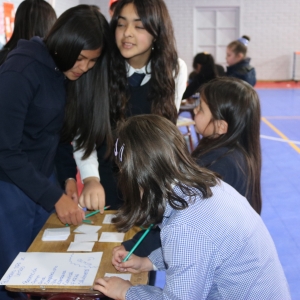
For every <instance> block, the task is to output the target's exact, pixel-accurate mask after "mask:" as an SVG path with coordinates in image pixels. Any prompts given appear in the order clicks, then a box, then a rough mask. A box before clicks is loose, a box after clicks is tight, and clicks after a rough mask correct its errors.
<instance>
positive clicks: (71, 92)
mask: <svg viewBox="0 0 300 300" xmlns="http://www.w3.org/2000/svg"><path fill="white" fill-rule="evenodd" d="M45 43H46V46H47V47H48V49H49V51H50V54H51V56H52V57H53V59H54V61H55V63H56V65H57V67H58V68H59V69H60V70H61V71H63V72H64V71H67V70H69V69H71V68H72V67H73V66H74V64H75V62H76V60H77V58H78V56H79V54H80V52H81V51H82V50H96V49H98V48H101V56H100V57H99V58H98V60H97V62H96V64H95V66H94V67H93V68H92V69H91V70H89V71H88V72H86V73H85V74H83V75H82V76H81V77H80V78H79V79H78V80H76V81H70V82H69V83H68V88H67V104H66V113H65V123H64V127H63V130H62V140H63V141H66V142H70V141H71V140H74V139H75V140H76V145H77V147H76V149H84V151H85V153H84V156H83V158H86V157H88V156H89V155H90V154H91V152H92V151H93V150H94V148H95V145H96V147H98V146H100V145H101V144H102V143H103V141H104V140H106V142H107V144H108V150H109V149H111V146H112V138H111V127H110V119H109V93H108V76H109V75H108V74H109V71H108V61H109V57H108V55H109V52H110V51H109V48H110V47H111V43H112V42H111V38H110V34H109V25H108V23H107V21H106V19H105V17H104V16H103V15H102V14H101V13H100V12H99V9H97V8H96V7H94V6H89V5H78V6H75V7H72V8H70V9H68V10H67V11H65V12H64V13H63V14H62V15H61V16H60V17H59V18H58V19H57V21H56V23H55V24H54V26H53V28H52V29H51V31H50V32H49V34H48V36H47V37H46V39H45Z"/></svg>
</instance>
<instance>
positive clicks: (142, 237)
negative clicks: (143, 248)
mask: <svg viewBox="0 0 300 300" xmlns="http://www.w3.org/2000/svg"><path fill="white" fill-rule="evenodd" d="M152 227H153V224H151V225H150V226H149V228H148V229H147V230H146V231H145V232H144V234H143V235H142V236H141V237H140V238H139V240H138V241H137V242H136V244H135V245H134V246H133V247H132V249H131V250H130V252H129V253H128V254H127V255H126V257H125V258H124V259H123V260H122V262H125V261H127V260H128V258H129V257H130V255H131V254H132V253H133V251H134V250H135V249H136V248H137V247H138V245H139V244H140V243H141V242H142V240H143V239H144V238H145V236H146V235H147V234H148V233H149V231H150V229H151V228H152Z"/></svg>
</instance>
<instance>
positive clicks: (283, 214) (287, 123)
mask: <svg viewBox="0 0 300 300" xmlns="http://www.w3.org/2000/svg"><path fill="white" fill-rule="evenodd" d="M257 92H258V94H259V96H260V101H261V108H262V121H261V146H262V159H263V166H262V197H263V209H262V218H263V220H264V222H265V224H266V226H267V227H268V229H269V231H270V233H271V235H272V237H273V240H274V242H275V245H276V248H277V251H278V255H279V258H280V261H281V263H282V266H283V269H284V272H285V275H286V277H287V280H288V282H289V286H290V291H291V295H292V299H293V300H300V89H257ZM181 115H182V116H183V117H187V118H190V115H189V113H186V112H184V113H182V114H181ZM193 141H194V142H195V143H196V141H197V138H196V136H195V134H193ZM164 282H165V277H164V273H163V272H158V274H157V278H156V286H160V287H163V286H164ZM282 300H284V299H282Z"/></svg>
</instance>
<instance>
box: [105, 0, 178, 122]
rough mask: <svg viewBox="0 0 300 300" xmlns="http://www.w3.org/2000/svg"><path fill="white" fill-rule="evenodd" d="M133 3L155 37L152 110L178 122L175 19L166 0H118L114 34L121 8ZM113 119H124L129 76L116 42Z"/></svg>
mask: <svg viewBox="0 0 300 300" xmlns="http://www.w3.org/2000/svg"><path fill="white" fill-rule="evenodd" d="M129 3H133V5H134V6H135V8H136V11H137V14H138V16H139V18H140V19H141V21H142V23H143V26H144V27H145V29H146V30H147V31H148V32H149V33H150V34H151V35H152V36H153V37H154V43H153V49H152V52H151V57H150V59H151V90H150V93H149V100H151V101H152V113H154V114H158V115H161V116H164V117H166V118H167V119H169V120H171V121H172V122H173V123H176V120H177V110H176V106H175V81H174V77H176V76H177V75H178V72H179V65H178V56H177V51H176V46H175V38H174V33H173V26H172V21H171V18H170V15H169V12H168V10H167V7H166V5H165V3H164V1H163V0H143V1H140V0H119V1H118V2H117V5H116V7H115V11H114V15H113V17H112V20H111V23H110V27H111V34H112V35H113V36H115V31H116V27H117V23H118V17H119V15H120V12H121V10H122V8H123V7H124V6H125V5H127V4H129ZM111 77H112V80H111V87H110V93H111V97H112V103H113V104H112V107H111V108H112V109H111V113H112V119H113V120H114V122H115V123H117V122H118V121H120V120H123V119H124V118H125V112H126V106H127V101H128V99H129V96H128V93H127V76H126V67H125V59H124V58H123V57H122V55H121V54H120V51H119V49H118V47H117V45H116V44H115V45H114V47H113V51H112V60H111Z"/></svg>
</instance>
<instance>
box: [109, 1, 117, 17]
mask: <svg viewBox="0 0 300 300" xmlns="http://www.w3.org/2000/svg"><path fill="white" fill-rule="evenodd" d="M117 2H118V0H109V5H108V6H109V15H110V18H112V16H113V14H114V11H115V7H116V5H117Z"/></svg>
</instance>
